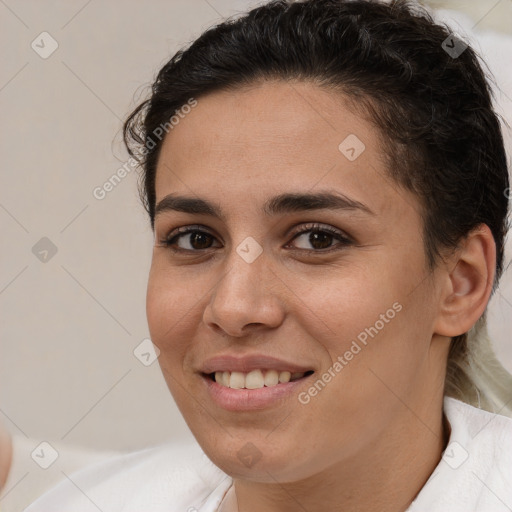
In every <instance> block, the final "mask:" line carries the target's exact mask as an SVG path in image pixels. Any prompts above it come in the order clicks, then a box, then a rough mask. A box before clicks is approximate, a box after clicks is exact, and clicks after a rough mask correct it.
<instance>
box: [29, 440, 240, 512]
mask: <svg viewBox="0 0 512 512" xmlns="http://www.w3.org/2000/svg"><path fill="white" fill-rule="evenodd" d="M64 477H65V478H64V479H63V480H62V481H61V482H60V483H59V484H58V485H57V486H56V487H54V488H53V489H51V490H50V491H49V492H47V493H46V494H44V495H43V496H41V497H40V498H39V499H38V500H36V501H35V502H34V503H33V504H32V505H30V506H29V507H28V508H26V509H25V512H58V511H60V510H62V511H64V510H73V512H92V511H94V512H97V511H98V510H105V511H108V512H116V511H121V510H122V511H123V512H129V511H133V512H135V511H140V510H145V511H146V512H160V511H162V512H163V511H166V512H173V511H174V510H176V511H180V512H184V511H187V510H188V509H189V508H190V510H193V509H194V508H197V509H199V507H200V506H201V505H202V504H203V503H204V502H205V501H206V500H207V499H208V498H209V496H210V495H211V494H212V493H215V491H219V490H222V489H224V487H225V488H226V490H227V488H228V487H229V485H230V484H231V479H230V478H229V477H228V476H227V475H226V474H225V473H223V472H222V471H221V470H220V469H219V468H217V467H216V466H215V465H214V464H213V463H212V462H211V461H210V460H209V459H208V457H207V456H206V455H205V454H204V453H203V451H202V450H201V449H200V447H199V446H198V445H195V444H184V445H179V446H178V445H176V444H164V445H160V446H156V447H152V448H147V449H144V450H139V451H137V452H133V453H129V454H124V455H119V456H115V457H113V458H111V459H108V460H107V461H103V462H100V463H97V464H94V465H91V466H88V467H86V468H84V469H82V470H80V471H77V472H75V473H72V474H71V475H64Z"/></svg>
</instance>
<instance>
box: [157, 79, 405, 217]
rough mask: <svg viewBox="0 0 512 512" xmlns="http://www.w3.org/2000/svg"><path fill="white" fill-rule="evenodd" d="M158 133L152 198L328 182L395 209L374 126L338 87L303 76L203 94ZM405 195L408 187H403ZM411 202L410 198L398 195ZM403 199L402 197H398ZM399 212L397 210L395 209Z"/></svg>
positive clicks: (219, 197) (226, 194)
mask: <svg viewBox="0 0 512 512" xmlns="http://www.w3.org/2000/svg"><path fill="white" fill-rule="evenodd" d="M197 102H198V103H197V106H196V107H195V108H193V109H192V110H191V111H190V113H188V114H187V115H185V116H184V117H183V118H182V119H180V122H179V123H178V124H177V125H176V126H175V127H174V128H173V130H172V131H170V133H169V135H167V137H166V138H165V140H164V143H163V147H162V150H161V153H160V158H159V162H158V166H157V175H156V201H157V203H158V201H159V200H161V199H162V198H163V197H164V196H165V195H167V194H170V193H175V192H177V191H180V192H187V193H188V194H190V193H191V192H192V193H196V194H197V193H198V192H197V191H198V187H200V191H201V193H199V195H201V196H204V195H211V194H215V199H216V201H217V202H219V201H221V202H222V201H225V200H228V199H229V198H231V199H233V198H235V199H236V198H241V197H246V196H247V195H248V194H250V195H251V196H252V197H255V198H259V200H261V202H262V203H263V202H264V201H265V199H266V198H267V197H268V196H269V195H274V194H279V193H284V192H287V191H290V189H292V188H293V190H294V191H298V190H301V191H303V192H306V191H309V192H314V191H315V189H316V188H321V189H322V190H325V189H326V188H327V189H329V188H332V189H334V190H338V191H339V192H342V193H344V194H346V195H349V196H351V197H352V198H354V199H355V200H360V201H361V202H364V203H367V204H368V203H371V204H372V210H373V211H375V212H377V213H380V214H383V213H384V212H385V211H388V210H389V209H390V207H395V209H396V208H399V207H400V206H404V207H405V205H401V203H397V195H398V196H403V195H404V194H406V192H405V191H403V190H398V187H397V185H396V184H395V183H394V182H393V181H392V180H390V178H389V177H388V175H387V173H386V170H385V158H384V153H383V148H382V145H381V142H380V138H379V133H378V131H377V129H376V128H375V127H374V126H373V125H371V124H370V123H369V122H368V121H367V120H365V119H364V118H363V117H361V116H359V115H357V114H356V113H354V111H353V109H350V108H349V107H348V103H347V98H346V97H345V96H343V95H342V94H341V93H338V92H333V91H327V90H326V89H323V88H320V87H319V86H317V85H314V84H312V83H306V82H279V81H278V82H263V83H258V84H254V85H251V86H249V87H244V88H241V89H237V90H233V91H220V92H214V93H211V94H208V95H206V96H202V97H200V98H198V100H197ZM406 195H407V194H406ZM405 199H406V202H409V203H411V201H412V203H413V204H414V203H415V201H414V198H412V197H405ZM402 201H403V199H402ZM402 213H404V212H402Z"/></svg>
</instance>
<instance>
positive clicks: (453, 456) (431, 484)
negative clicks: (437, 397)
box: [409, 397, 512, 512]
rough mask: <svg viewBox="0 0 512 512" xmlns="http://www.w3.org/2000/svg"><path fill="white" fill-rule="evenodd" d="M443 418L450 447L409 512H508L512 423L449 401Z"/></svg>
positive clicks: (511, 484)
mask: <svg viewBox="0 0 512 512" xmlns="http://www.w3.org/2000/svg"><path fill="white" fill-rule="evenodd" d="M444 412H445V415H446V418H447V420H448V422H449V424H450V427H451V433H450V439H449V441H448V445H447V447H446V450H445V451H444V452H443V455H442V458H441V460H440V462H439V464H438V466H437V467H436V469H435V470H434V472H433V473H432V475H431V476H430V478H429V480H428V481H427V483H426V484H425V486H424V487H423V489H422V490H421V491H420V493H419V494H418V496H417V498H416V500H415V501H414V502H413V504H412V505H411V508H410V509H409V510H410V512H416V511H418V512H420V511H421V512H422V511H423V510H429V511H430V512H441V511H443V512H444V511H445V510H450V511H453V512H456V511H461V512H462V511H464V512H467V511H469V510H478V511H479V512H502V511H503V512H509V511H510V510H511V509H510V506H511V505H512V502H511V501H510V489H511V488H512V418H509V417H507V416H503V415H501V414H495V413H491V412H488V411H485V410H482V409H478V408H476V407H473V406H471V405H469V404H466V403H464V402H461V401H459V400H456V399H454V398H448V397H446V398H445V399H444Z"/></svg>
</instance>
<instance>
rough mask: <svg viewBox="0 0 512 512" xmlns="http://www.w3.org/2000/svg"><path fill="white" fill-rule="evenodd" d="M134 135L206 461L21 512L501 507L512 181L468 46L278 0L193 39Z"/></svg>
mask: <svg viewBox="0 0 512 512" xmlns="http://www.w3.org/2000/svg"><path fill="white" fill-rule="evenodd" d="M125 141H126V143H127V146H128V148H129V151H130V154H131V156H132V157H133V158H136V159H138V161H139V162H140V164H141V167H142V171H143V174H142V188H141V190H142V195H143V201H144V204H145V207H146V209H147V211H148V214H149V218H150V222H151V226H152V228H153V230H154V234H155V244H154V252H153V261H152V267H151V271H150V275H149V282H148V293H147V317H148V324H149V329H150V332H151V339H152V341H153V343H154V344H155V345H156V346H157V347H158V348H159V350H160V356H159V363H160V366H161V368H162V371H163V375H164V377H165V379H166V382H167V384H168V387H169V389H170V391H171V393H172V395H173V397H174V399H175V401H176V403H177V405H178V407H179V408H180V411H181V412H182V414H183V416H184V418H185V420H186V421H187V424H188V426H189V427H190V429H191V431H192V432H193V434H194V436H195V438H196V439H197V441H198V443H199V445H200V446H201V448H202V450H203V451H204V454H206V456H207V457H208V459H209V461H211V462H209V461H207V460H206V458H201V455H198V456H197V458H190V459H189V458H188V455H187V453H186V452H183V454H182V455H181V456H179V454H178V455H177V454H176V452H173V451H172V450H169V449H167V450H163V449H158V448H157V449H152V450H149V451H147V450H145V451H143V452H137V454H134V455H131V456H128V458H123V459H116V460H117V463H114V462H111V463H110V465H102V466H101V471H103V472H102V473H101V471H100V469H98V467H97V468H94V469H92V470H85V471H84V472H82V473H81V474H80V475H77V477H76V478H75V479H74V483H73V484H70V483H69V482H65V483H63V484H61V486H60V488H57V489H56V490H55V491H53V493H50V495H48V496H47V497H46V498H42V499H41V500H39V501H38V502H36V504H35V505H34V506H32V507H29V509H28V511H30V512H35V511H38V510H46V509H48V510H50V508H51V507H52V506H56V505H57V504H58V505H60V506H61V507H64V505H65V508H66V510H74V511H76V510H97V509H98V508H100V509H101V510H105V511H107V510H108V511H110V510H137V509H138V510H142V508H141V507H145V508H144V510H147V511H150V510H151V511H153V510H168V511H169V510H173V511H174V510H176V511H178V510H189V511H193V510H200V511H202V512H205V511H214V510H215V511H221V512H234V511H240V512H253V511H261V510H265V511H266V512H284V511H291V510H293V511H296V510H305V511H306V510H307V511H309V512H314V511H320V510H343V511H344V512H347V511H356V510H379V511H380V512H388V511H389V512H398V511H405V510H408V511H418V512H423V511H426V510H428V511H429V512H435V511H443V512H444V511H447V510H450V511H456V510H461V511H462V510H463V511H465V512H467V511H470V510H478V511H479V512H481V511H486V512H487V511H506V510H511V509H512V499H511V493H510V489H511V488H512V463H511V459H510V453H511V451H510V450H511V448H512V435H511V434H512V420H511V419H510V418H507V417H505V416H503V415H500V414H499V413H504V412H506V408H507V406H508V405H510V403H511V400H512V386H511V382H512V380H511V377H510V375H509V374H508V373H507V372H506V371H505V370H504V369H503V368H502V367H501V365H500V364H499V363H498V361H497V360H496V358H495V357H494V355H493V354H492V350H491V348H490V345H489V344H488V338H487V336H486V328H485V312H486V307H487V304H488V302H489V299H490V297H491V294H492V292H493V291H495V290H496V287H497V285H498V282H499V278H500V276H501V274H502V272H503V268H504V262H503V252H504V237H505V234H506V232H507V229H508V224H507V207H508V199H507V195H508V190H509V188H508V187H509V181H508V172H507V164H506V155H505V151H504V147H503V139H502V134H501V131H500V126H499V122H498V119H497V116H496V114H495V112H494V111H493V108H492V104H491V97H490V92H489V86H488V83H487V81H486V78H485V76H484V74H483V72H482V69H481V67H480V64H479V63H478V59H477V56H476V54H475V52H474V51H473V50H472V49H471V48H470V47H468V46H467V45H466V44H465V43H463V42H462V41H460V40H459V39H457V38H456V37H455V36H453V35H452V34H450V32H449V31H448V30H447V29H446V28H444V27H442V26H440V25H437V24H435V23H434V22H433V20H432V19H431V18H430V17H429V15H428V14H427V13H425V12H424V11H422V10H421V9H419V8H418V7H417V6H414V5H413V4H408V3H405V2H402V1H396V2H391V3H390V4H385V3H380V2H369V1H353V2H347V1H343V0H309V1H305V2H300V3H299V2H297V3H290V2H286V1H282V0H276V1H273V2H270V3H268V4H266V5H262V6H261V7H258V8H255V9H253V10H252V11H250V12H249V13H248V14H247V15H245V16H243V17H240V18H238V19H234V20H229V21H226V22H225V23H222V24H220V25H218V26H216V27H213V28H211V29H210V30H208V31H206V32H205V33H204V34H203V35H202V36H201V37H199V38H198V39H197V40H196V41H195V42H194V43H193V44H192V45H191V46H190V47H189V48H187V49H183V50H181V51H179V52H178V53H177V54H176V55H175V56H174V57H173V58H172V59H171V60H170V61H169V62H168V63H167V64H166V65H165V66H164V67H163V68H162V69H161V70H160V72H159V74H158V77H157V78H156V80H155V83H154V84H153V89H152V95H151V97H150V98H149V99H148V100H147V101H146V102H144V103H143V104H141V105H140V106H139V107H138V108H137V109H136V110H135V111H134V112H133V113H132V114H131V115H130V117H129V118H128V120H127V122H126V124H125ZM489 411H491V412H489ZM495 413H498V414H495ZM120 460H122V464H121V465H122V467H121V466H119V465H118V466H116V464H120V463H119V461H120ZM212 463H213V464H212ZM180 468H185V471H186V472H185V473H183V474H181V477H178V475H179V474H180V473H179V471H180ZM99 473H101V474H102V476H101V477H100V476H99ZM77 482H79V483H77ZM73 486H75V487H73ZM76 487H78V488H79V489H80V492H78V491H77V490H76ZM73 493H74V494H73ZM84 495H85V496H86V497H87V499H85V498H84ZM73 496H75V497H73ZM52 500H53V501H52ZM80 500H81V501H80ZM93 505H94V507H96V508H94V507H93ZM45 507H46V508H45ZM88 507H89V508H88Z"/></svg>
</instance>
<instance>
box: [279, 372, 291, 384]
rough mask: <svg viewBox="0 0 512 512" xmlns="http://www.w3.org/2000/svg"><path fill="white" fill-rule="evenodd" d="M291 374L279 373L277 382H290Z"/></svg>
mask: <svg viewBox="0 0 512 512" xmlns="http://www.w3.org/2000/svg"><path fill="white" fill-rule="evenodd" d="M291 376H292V374H291V373H290V372H281V373H280V374H279V382H290V377H291Z"/></svg>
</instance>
